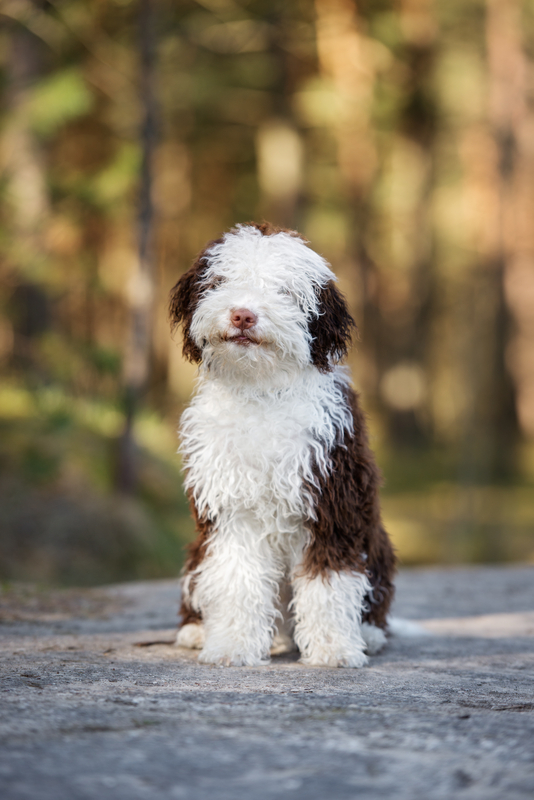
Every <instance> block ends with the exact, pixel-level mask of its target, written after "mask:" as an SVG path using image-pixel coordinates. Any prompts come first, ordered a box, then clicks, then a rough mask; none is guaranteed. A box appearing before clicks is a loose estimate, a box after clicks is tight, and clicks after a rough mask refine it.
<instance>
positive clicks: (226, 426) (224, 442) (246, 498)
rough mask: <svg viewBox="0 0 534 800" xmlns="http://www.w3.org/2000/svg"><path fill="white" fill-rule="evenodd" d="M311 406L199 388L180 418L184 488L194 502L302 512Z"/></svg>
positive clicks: (217, 506)
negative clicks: (185, 474) (302, 488)
mask: <svg viewBox="0 0 534 800" xmlns="http://www.w3.org/2000/svg"><path fill="white" fill-rule="evenodd" d="M312 426H313V407H310V404H309V403H306V402H299V399H298V398H297V399H295V398H294V397H293V398H288V399H286V400H283V399H282V400H281V399H280V398H274V397H269V396H266V397H263V398H252V399H247V398H243V397H233V396H232V395H229V394H224V393H223V394H221V393H218V392H217V391H216V390H215V388H214V387H210V386H208V387H206V388H204V390H203V391H201V392H200V393H199V394H198V395H197V397H196V398H195V400H194V401H193V403H192V405H191V407H190V408H189V409H188V410H187V411H186V412H185V414H184V417H183V420H182V442H183V445H182V449H183V453H184V456H185V462H186V467H187V485H188V486H189V487H190V488H191V489H193V491H194V493H195V497H196V500H197V504H198V505H200V507H201V508H202V507H205V508H206V509H209V510H210V511H211V512H212V513H213V512H215V513H220V512H221V510H222V509H225V508H234V509H235V508H236V506H240V505H241V506H244V507H246V508H255V509H256V510H257V511H258V512H259V513H262V510H265V511H266V510H267V508H268V507H269V508H271V509H272V507H273V505H274V506H277V507H278V508H280V509H282V510H283V511H285V512H286V513H288V514H291V513H298V514H302V512H303V498H302V492H301V487H302V478H303V475H305V474H307V473H308V472H309V470H310V459H311V456H310V444H311V441H312V438H313V437H312V434H311V433H310V431H311V429H312Z"/></svg>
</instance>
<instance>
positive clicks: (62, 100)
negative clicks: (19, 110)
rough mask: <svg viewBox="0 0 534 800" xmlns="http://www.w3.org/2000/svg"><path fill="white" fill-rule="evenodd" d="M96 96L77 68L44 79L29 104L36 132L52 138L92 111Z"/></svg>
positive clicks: (33, 93) (36, 88)
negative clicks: (72, 121) (61, 128)
mask: <svg viewBox="0 0 534 800" xmlns="http://www.w3.org/2000/svg"><path fill="white" fill-rule="evenodd" d="M93 104H94V95H93V94H92V92H90V91H89V89H88V88H87V85H86V83H85V80H84V78H83V75H82V73H81V70H80V69H79V68H77V67H74V68H70V69H65V70H60V71H59V72H55V73H53V74H52V75H50V76H48V77H47V78H44V79H43V80H42V81H40V82H39V83H38V84H37V85H36V86H34V88H33V89H32V93H31V98H30V100H29V104H28V112H29V117H30V122H31V125H32V127H33V128H34V130H35V131H36V132H37V133H39V134H41V135H43V136H47V137H50V136H52V135H53V134H54V133H55V132H56V131H57V129H58V128H59V127H60V126H61V125H64V124H65V123H66V122H70V120H73V119H76V118H77V117H82V116H84V115H85V114H88V113H89V112H90V111H91V108H92V107H93Z"/></svg>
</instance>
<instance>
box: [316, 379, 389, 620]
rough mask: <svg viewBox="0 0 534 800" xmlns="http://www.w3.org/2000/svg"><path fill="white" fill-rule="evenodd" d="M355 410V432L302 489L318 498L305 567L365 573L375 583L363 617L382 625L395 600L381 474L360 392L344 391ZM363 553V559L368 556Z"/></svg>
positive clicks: (320, 571)
mask: <svg viewBox="0 0 534 800" xmlns="http://www.w3.org/2000/svg"><path fill="white" fill-rule="evenodd" d="M347 402H348V403H350V405H351V407H352V411H353V415H354V434H348V433H345V436H344V440H343V443H340V444H339V445H338V446H337V447H336V448H335V449H334V451H333V452H332V453H331V454H330V457H331V460H332V469H331V473H330V475H329V476H328V477H327V478H325V477H324V476H323V475H320V474H319V472H318V471H317V473H316V477H317V483H318V487H319V488H317V487H315V486H311V485H308V486H307V487H306V488H307V490H308V491H309V492H310V493H311V494H312V495H315V497H316V498H317V501H316V506H315V512H316V515H317V519H316V520H310V521H309V522H308V529H309V531H310V533H311V541H310V544H309V546H308V548H307V551H306V553H305V559H304V572H305V574H307V575H310V577H315V576H317V575H326V574H327V572H328V571H329V570H333V571H335V572H339V571H342V570H358V571H359V572H365V573H366V574H367V575H368V577H369V580H370V582H371V585H372V587H373V591H372V597H368V598H367V601H368V605H369V610H368V611H367V612H365V613H364V614H363V622H371V623H372V624H374V625H377V626H379V627H380V628H385V627H386V615H387V613H388V610H389V607H390V605H391V601H392V600H393V594H394V587H393V583H392V580H393V576H394V574H395V561H396V559H395V554H394V551H393V547H392V545H391V542H390V541H389V538H388V535H387V533H386V532H385V530H384V528H383V526H382V521H381V519H380V505H379V498H378V489H379V486H380V473H379V471H378V468H377V466H376V464H375V460H374V457H373V454H372V452H371V450H370V448H369V444H368V441H367V429H366V424H365V417H364V414H363V412H362V410H361V408H360V407H359V404H358V396H357V395H356V393H355V392H353V391H352V389H350V390H348V396H347ZM366 556H367V558H366Z"/></svg>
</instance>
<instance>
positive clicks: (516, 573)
mask: <svg viewBox="0 0 534 800" xmlns="http://www.w3.org/2000/svg"><path fill="white" fill-rule="evenodd" d="M1 600H2V606H3V609H4V613H3V619H4V622H3V624H2V625H1V626H0V634H1V636H2V639H1V642H2V644H1V660H2V688H3V691H2V694H1V703H2V709H1V712H0V735H1V738H2V749H1V753H0V794H1V796H2V798H3V799H4V800H57V798H67V799H68V800H77V799H78V798H80V800H93V798H95V799H96V798H99V800H100V799H101V798H102V799H103V800H105V799H106V798H113V799H114V800H122V799H123V798H124V800H137V798H140V799H141V798H151V800H159V799H160V798H161V800H164V799H165V800H169V798H170V799H171V800H172V799H173V798H187V800H204V799H205V798H208V797H215V798H217V800H227V799H228V800H241V798H243V800H245V798H246V800H250V798H254V800H268V799H270V798H274V797H284V798H286V797H295V798H304V797H305V798H307V800H308V799H309V800H315V799H317V800H324V798H328V800H342V799H344V798H351V799H352V798H364V799H365V798H375V797H376V798H380V800H387V799H388V798H395V800H419V799H420V800H433V799H434V798H436V800H437V799H438V798H440V799H441V798H443V799H444V800H448V798H456V797H458V798H462V799H463V798H467V799H468V800H475V799H476V800H492V799H493V798H495V800H503V798H507V800H508V799H510V800H514V798H531V797H533V796H534V624H533V615H532V612H533V611H534V568H530V567H505V568H504V567H480V568H465V569H450V570H448V569H425V570H404V571H403V572H402V573H401V574H400V576H399V579H398V596H397V602H396V607H395V612H394V613H395V615H397V616H401V617H406V618H410V619H414V620H420V621H423V622H422V625H424V626H425V627H427V629H429V630H432V631H434V635H427V636H421V637H415V638H406V639H399V638H394V637H392V638H391V640H390V642H389V644H388V647H387V648H386V650H385V651H384V652H383V653H382V654H380V655H379V656H375V657H374V658H372V659H371V663H370V666H369V667H367V668H364V669H362V670H343V669H338V670H335V669H319V668H309V667H303V666H301V665H300V664H299V663H298V662H297V660H296V657H293V656H278V657H275V658H273V660H272V662H271V665H270V666H268V667H258V668H217V667H207V666H199V665H198V664H197V663H196V654H195V653H192V652H189V651H185V650H180V649H177V648H175V647H173V646H172V644H171V642H172V639H173V628H174V625H175V620H176V609H177V604H178V586H177V583H176V582H173V581H154V582H146V583H136V584H125V585H120V586H113V587H109V588H107V589H104V590H85V591H79V592H76V591H72V590H71V591H69V592H64V593H61V592H55V593H54V592H48V593H46V592H38V591H36V590H33V589H31V588H29V587H14V588H13V589H12V590H10V591H7V592H4V594H3V595H2V597H1ZM508 631H509V633H508ZM140 643H141V644H143V645H144V646H139V644H140Z"/></svg>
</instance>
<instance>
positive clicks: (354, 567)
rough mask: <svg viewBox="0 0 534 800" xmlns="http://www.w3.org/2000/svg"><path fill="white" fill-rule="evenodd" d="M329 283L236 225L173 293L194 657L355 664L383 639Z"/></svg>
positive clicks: (186, 598)
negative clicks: (189, 365) (184, 367)
mask: <svg viewBox="0 0 534 800" xmlns="http://www.w3.org/2000/svg"><path fill="white" fill-rule="evenodd" d="M334 282H335V276H334V274H333V273H332V271H331V269H330V267H329V265H328V264H327V263H326V261H325V260H324V259H323V258H322V257H321V256H319V255H318V254H317V253H315V252H314V251H313V250H311V249H310V248H309V247H308V246H307V242H306V241H305V240H304V239H303V238H302V237H300V236H299V234H297V233H296V232H294V231H287V230H283V229H280V228H275V227H273V226H272V225H270V224H268V223H264V224H262V225H256V224H254V223H251V224H248V225H238V226H237V227H236V228H234V229H232V230H231V231H230V232H229V233H227V234H225V235H224V236H223V237H222V238H220V239H218V240H217V241H214V242H211V243H210V244H209V245H208V246H207V247H206V248H205V249H204V250H203V252H202V253H201V254H200V255H199V257H198V258H197V260H196V261H195V263H194V264H193V266H192V267H191V268H190V270H189V271H188V272H186V273H185V275H183V276H182V277H181V278H180V280H179V281H178V283H177V284H176V286H175V287H174V288H173V290H172V293H171V317H172V322H173V325H174V326H178V325H181V326H182V328H183V342H184V343H183V353H184V355H185V356H186V358H188V359H190V360H191V361H193V362H195V363H198V364H199V365H200V370H199V372H200V377H199V384H198V388H197V392H196V394H195V396H194V398H193V401H192V403H191V405H190V406H189V408H188V409H187V410H186V411H185V413H184V414H183V417H182V421H181V440H182V447H181V451H182V454H183V457H184V462H185V469H186V489H187V491H188V494H189V497H190V500H191V506H192V509H193V513H194V516H195V519H196V523H197V532H198V538H197V539H196V541H195V542H194V543H193V544H192V545H191V547H190V550H189V557H188V560H187V563H186V566H185V572H184V578H183V583H182V607H181V616H182V621H181V628H180V630H179V631H178V638H177V643H178V644H179V645H182V646H185V647H197V648H200V649H201V650H202V652H201V653H200V656H199V660H200V661H201V662H204V663H208V664H225V665H248V666H251V665H257V664H265V663H267V662H268V659H269V654H270V652H273V651H274V652H281V651H282V650H284V649H286V650H287V649H290V648H291V647H292V646H295V645H296V647H298V649H299V650H300V653H301V660H302V661H303V662H304V663H305V664H314V665H322V666H340V667H361V666H362V665H364V664H365V663H366V661H367V657H366V655H365V654H366V652H367V653H374V652H377V651H378V650H379V649H380V648H381V647H382V646H383V644H384V643H385V633H384V631H385V629H386V615H387V613H388V610H389V606H390V603H391V600H392V597H393V584H392V578H393V574H394V571H395V557H394V554H393V549H392V547H391V544H390V541H389V539H388V536H387V534H386V532H385V531H384V528H383V526H382V523H381V520H380V508H379V500H378V487H379V473H378V470H377V468H376V466H375V462H374V458H373V455H372V453H371V451H370V449H369V446H368V443H367V433H366V426H365V419H364V415H363V413H362V411H361V409H360V407H359V405H358V397H357V395H356V394H355V392H354V391H353V390H352V389H351V387H350V383H349V375H348V373H347V370H346V368H344V367H342V366H340V364H339V362H340V361H341V360H342V359H343V357H344V356H345V355H346V353H347V348H348V346H349V344H350V338H351V329H352V327H353V326H354V321H353V319H352V317H351V316H350V314H349V312H348V310H347V306H346V303H345V300H344V298H343V296H342V295H341V294H340V292H339V291H338V289H337V288H336V286H335V283H334ZM273 640H274V645H273Z"/></svg>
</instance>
